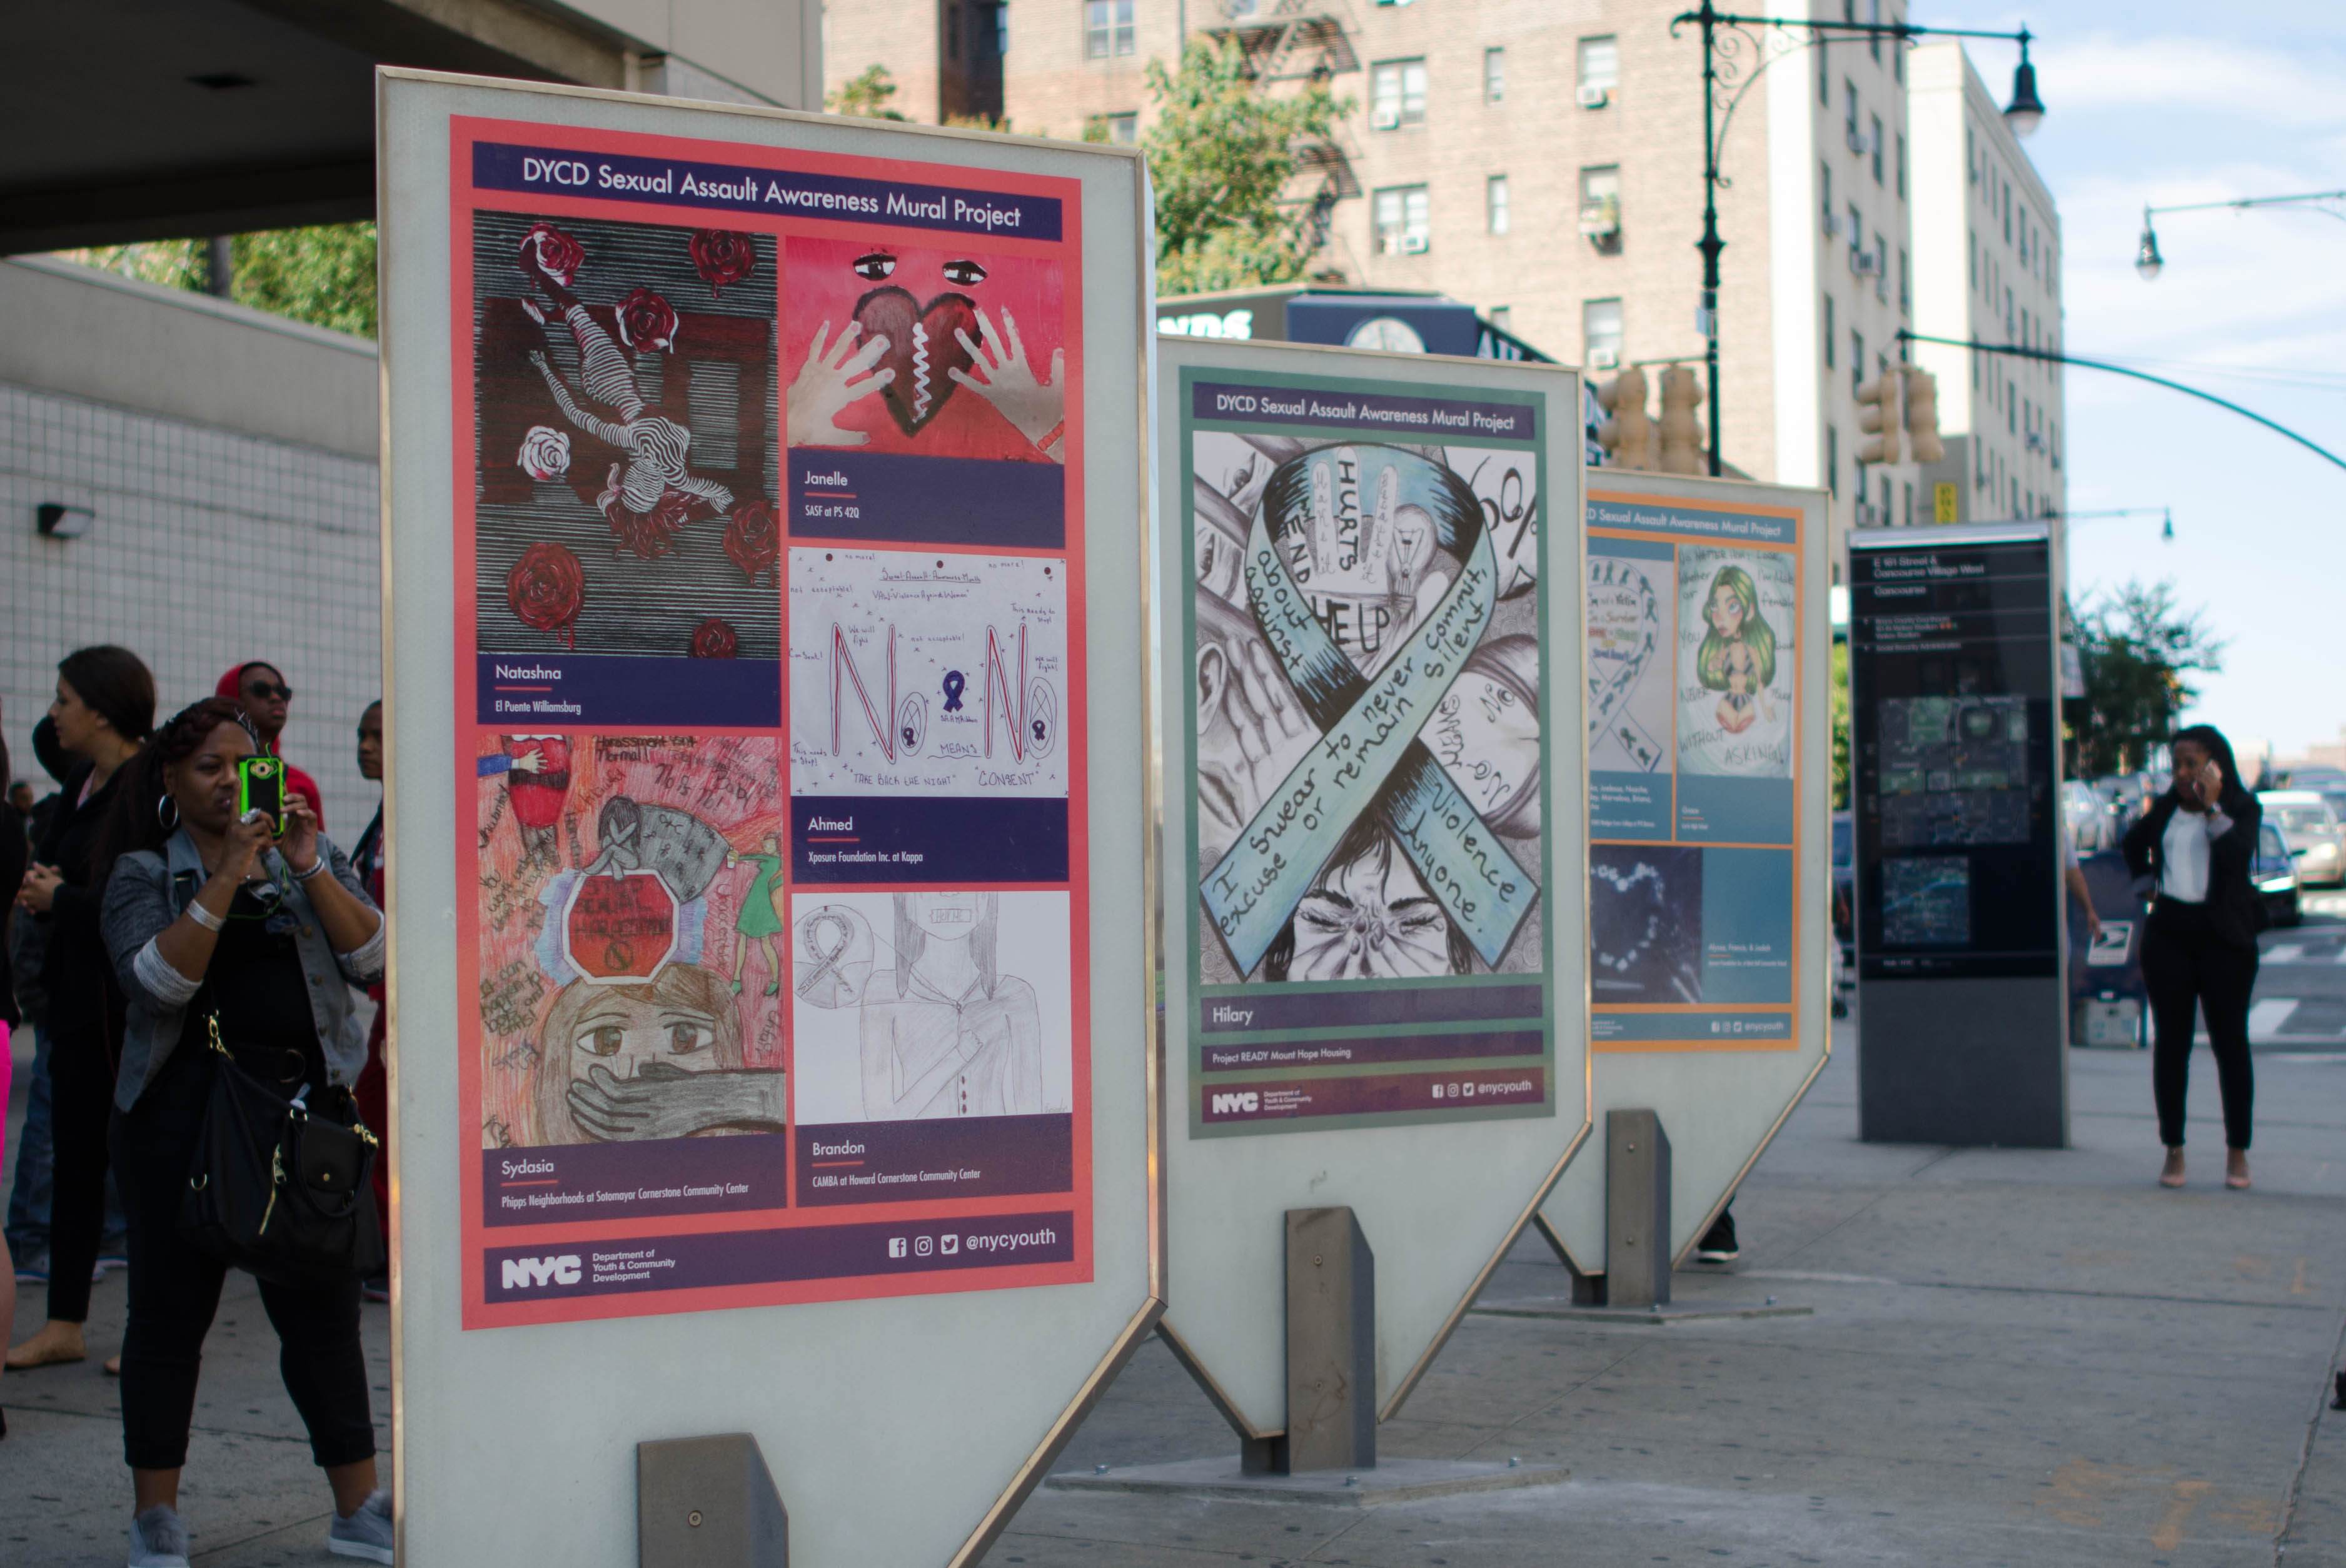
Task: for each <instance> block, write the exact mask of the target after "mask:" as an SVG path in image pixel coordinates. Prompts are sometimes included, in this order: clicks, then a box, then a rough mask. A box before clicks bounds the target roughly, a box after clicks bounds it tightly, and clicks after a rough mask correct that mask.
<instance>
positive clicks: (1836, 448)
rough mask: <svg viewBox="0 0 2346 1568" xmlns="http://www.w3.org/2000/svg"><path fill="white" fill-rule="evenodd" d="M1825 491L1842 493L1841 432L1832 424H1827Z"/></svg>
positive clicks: (1832, 493)
mask: <svg viewBox="0 0 2346 1568" xmlns="http://www.w3.org/2000/svg"><path fill="white" fill-rule="evenodd" d="M1825 491H1826V493H1827V494H1831V495H1838V494H1841V432H1840V431H1839V430H1837V429H1835V428H1834V427H1833V426H1831V425H1827V426H1825Z"/></svg>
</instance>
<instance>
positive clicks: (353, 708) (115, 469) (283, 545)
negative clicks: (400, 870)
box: [0, 383, 382, 848]
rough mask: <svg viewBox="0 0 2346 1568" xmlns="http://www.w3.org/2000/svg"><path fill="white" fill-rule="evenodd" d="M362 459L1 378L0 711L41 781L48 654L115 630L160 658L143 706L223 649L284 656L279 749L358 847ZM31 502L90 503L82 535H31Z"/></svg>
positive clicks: (196, 692) (27, 773) (201, 675)
mask: <svg viewBox="0 0 2346 1568" xmlns="http://www.w3.org/2000/svg"><path fill="white" fill-rule="evenodd" d="M376 477H377V473H376V465H375V464H374V463H369V462H366V461H363V460H362V459H358V458H352V457H346V456H342V455H340V454H338V453H331V452H326V451H323V450H321V449H318V448H313V447H305V446H296V445H293V444H291V443H286V442H280V441H270V440H267V439H263V438H260V437H256V436H250V435H240V434H234V433H229V432H226V431H219V430H212V429H209V428H206V427H204V426H201V425H197V424H190V423H184V422H181V421H177V420H170V419H161V418H157V417H154V416H152V415H148V414H142V413H137V412H129V411H128V410H124V409H118V408H114V407H110V406H107V405H105V404H101V403H96V402H85V401H83V400H80V399H77V398H72V397H64V396H59V395H56V394H55V393H51V392H36V391H31V390H27V389H26V388H23V387H18V386H11V385H8V384H5V383H0V705H5V712H0V720H5V735H6V737H7V742H8V751H9V759H10V765H11V767H12V768H13V769H14V770H15V777H17V778H29V779H32V780H33V781H34V786H35V789H36V791H37V792H39V793H42V794H46V793H47V791H48V782H47V780H46V777H45V776H44V775H43V774H42V773H41V770H40V766H39V764H38V763H36V761H35V760H34V759H33V748H32V728H33V725H34V724H35V722H36V721H37V720H38V719H39V718H40V717H41V715H42V713H43V712H44V711H45V710H46V708H47V706H48V702H49V697H50V694H51V692H52V691H53V689H54V688H55V685H56V665H57V660H59V659H60V658H62V657H65V656H66V654H67V653H68V652H70V651H71V650H73V649H74V648H76V647H82V646H83V645H85V644H88V643H105V642H111V643H120V644H122V645H123V646H124V647H128V648H130V649H131V650H132V651H134V652H136V653H137V654H138V656H139V657H142V658H144V659H145V660H146V661H147V662H148V666H149V667H152V668H153V670H154V671H155V682H156V687H157V692H158V705H157V712H156V718H157V721H158V723H159V722H160V721H161V720H162V719H163V718H166V717H168V715H170V714H172V713H175V712H177V711H178V710H179V708H181V707H183V706H185V705H186V704H187V703H189V702H191V701H193V700H195V699H196V698H197V697H206V696H209V695H210V693H211V690H212V686H213V683H214V682H215V681H217V680H218V679H219V676H220V672H221V671H223V670H225V669H227V668H228V667H229V666H230V665H231V664H237V663H241V662H243V661H244V660H246V659H253V658H261V659H267V660H269V661H270V662H271V663H273V664H275V665H277V666H278V667H280V669H282V670H283V671H284V672H285V679H286V682H287V684H288V685H290V686H291V687H293V692H294V696H293V717H292V722H291V725H290V726H289V727H288V728H287V729H286V732H285V743H284V752H285V755H286V757H287V759H289V760H291V761H292V762H294V763H296V764H298V765H299V766H301V767H302V768H304V769H308V770H309V771H310V773H311V775H312V776H314V777H315V778H316V779H317V780H318V784H319V787H320V788H321V789H323V790H324V791H325V797H326V827H327V831H328V833H329V834H330V835H331V837H332V838H333V839H334V840H335V841H336V842H337V843H339V844H342V846H344V847H345V848H347V847H348V846H350V845H351V844H352V843H354V842H355V841H356V840H357V839H358V836H359V833H360V832H361V831H362V830H363V829H364V828H365V826H366V823H367V819H368V818H370V817H371V816H372V815H373V814H374V809H375V804H376V800H377V794H376V789H375V787H374V786H373V785H372V784H369V783H367V782H366V781H365V780H363V779H361V778H360V777H359V774H358V764H357V761H356V759H355V757H354V755H353V753H354V745H355V742H354V735H355V731H356V729H357V726H358V718H359V714H360V712H361V711H362V709H363V708H365V707H366V705H367V704H368V703H369V702H371V701H372V700H373V699H374V697H376V696H377V695H378V687H379V683H380V679H381V675H382V636H381V632H382V598H381V594H380V591H379V590H380V582H381V576H382V555H381V548H380V543H379V541H380V537H381V534H380V527H381V523H380V519H381V514H380V512H379V510H378V509H377V504H376ZM45 501H56V502H63V503H65V504H68V505H74V506H87V507H89V508H90V509H92V510H93V511H95V512H96V514H97V521H96V522H95V524H92V525H91V527H90V529H89V532H88V533H87V535H84V536H83V537H81V538H79V539H72V540H56V539H46V538H43V537H41V536H40V535H38V534H37V533H36V530H35V528H34V522H33V517H34V508H35V507H36V506H37V505H39V504H41V503H42V502H45Z"/></svg>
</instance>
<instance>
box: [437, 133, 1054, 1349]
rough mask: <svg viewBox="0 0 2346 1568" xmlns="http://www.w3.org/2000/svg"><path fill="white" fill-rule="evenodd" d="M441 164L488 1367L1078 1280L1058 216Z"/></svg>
mask: <svg viewBox="0 0 2346 1568" xmlns="http://www.w3.org/2000/svg"><path fill="white" fill-rule="evenodd" d="M452 134H453V148H452V153H453V164H452V187H453V201H452V211H451V236H452V249H453V254H452V256H451V258H450V265H451V270H452V273H453V278H454V301H453V304H454V311H453V314H454V321H455V322H456V338H457V341H456V343H455V345H454V350H455V351H454V360H453V366H454V374H455V385H454V387H453V388H452V389H451V391H452V402H453V406H454V413H455V423H456V443H457V449H458V450H459V451H460V452H463V453H468V454H469V455H470V462H469V463H467V464H465V465H464V467H463V469H462V470H461V471H460V473H458V475H457V483H456V484H455V489H454V498H453V499H454V509H455V528H454V539H455V557H456V558H455V560H454V562H453V563H452V566H453V569H454V573H455V575H456V577H457V580H458V581H459V582H460V583H462V584H466V585H469V592H468V593H466V594H464V595H463V596H460V600H459V604H460V606H461V607H460V612H459V621H458V626H457V628H456V636H457V638H458V642H459V652H458V657H459V667H460V669H461V670H462V671H463V674H462V676H461V677H460V682H461V686H462V689H460V690H458V691H457V692H456V693H455V702H454V715H455V724H456V729H457V737H456V739H457V753H458V756H459V757H460V758H461V759H463V761H462V777H461V778H460V779H459V780H458V787H459V789H460V790H461V791H462V793H463V795H464V797H465V798H468V799H471V800H472V801H473V816H474V823H475V827H476V831H475V832H474V834H473V835H472V836H471V837H470V839H469V840H468V841H465V842H463V843H461V844H460V845H459V846H458V858H459V861H460V865H459V873H460V881H461V884H462V885H465V886H469V887H472V888H474V889H475V890H476V896H475V898H474V901H472V902H471V903H470V905H469V907H463V908H460V909H459V911H458V921H459V924H460V927H461V930H462V938H463V941H462V947H463V955H462V964H463V985H464V995H465V996H466V997H468V998H476V999H477V1002H476V1004H475V1005H473V1006H471V1007H469V1008H468V1009H467V1014H466V1017H465V1019H464V1034H465V1037H464V1041H463V1042H462V1057H461V1060H462V1062H463V1067H462V1072H461V1082H462V1087H463V1095H464V1106H463V1116H464V1125H465V1126H467V1127H468V1128H471V1129H474V1136H475V1138H476V1149H475V1150H474V1152H471V1153H469V1154H468V1155H467V1156H466V1162H465V1166H466V1168H465V1173H464V1210H463V1213H464V1270H465V1308H464V1317H465V1324H466V1326H467V1327H484V1326H494V1325H497V1324H503V1323H511V1322H524V1321H526V1322H542V1321H547V1320H552V1319H565V1318H578V1317H603V1316H617V1315H628V1314H637V1313H644V1312H655V1311H669V1310H682V1309H687V1308H703V1307H709V1306H716V1305H724V1306H746V1305H757V1304H763V1303H774V1302H789V1301H801V1300H821V1299H838V1298H853V1297H860V1296H873V1295H900V1294H907V1293H916V1292H927V1291H940V1290H954V1289H968V1288H985V1287H998V1286H1005V1285H1029V1284H1045V1283H1064V1282H1072V1281H1077V1280H1083V1279H1087V1278H1090V1236H1089V1227H1090V1191H1089V1189H1090V1183H1089V1179H1088V1172H1089V1156H1090V1149H1089V1139H1090V1125H1091V1123H1090V1118H1089V1115H1088V1103H1089V1101H1088V1095H1089V1082H1088V1081H1089V1046H1090V1015H1089V1008H1088V1001H1087V994H1086V993H1087V987H1088V974H1089V965H1088V962H1087V944H1088V941H1089V932H1090V923H1089V917H1088V904H1089V899H1088V867H1087V864H1086V846H1085V833H1084V830H1083V826H1082V825H1083V823H1084V821H1085V820H1086V819H1085V809H1086V807H1085V802H1086V760H1085V759H1086V745H1085V741H1086V734H1085V728H1086V726H1085V717H1086V715H1085V668H1084V657H1083V653H1082V650H1083V648H1084V647H1085V641H1084V627H1085V620H1086V602H1085V591H1084V582H1085V576H1084V550H1083V530H1082V522H1083V519H1082V510H1081V501H1080V496H1081V494H1082V492H1081V489H1080V484H1079V480H1080V474H1081V469H1082V465H1083V461H1084V450H1085V447H1084V440H1085V433H1084V430H1083V418H1082V366H1083V351H1082V338H1081V321H1082V310H1081V299H1080V295H1081V291H1082V290H1081V268H1080V266H1079V265H1078V264H1077V256H1078V251H1077V246H1078V243H1079V236H1080V207H1081V202H1080V199H1079V196H1078V189H1079V188H1078V187H1077V185H1076V183H1075V182H1074V181H1072V180H1064V179H1050V178H1028V177H1021V176H1014V175H1009V174H1002V173H985V172H980V173H971V172H967V171H959V170H954V169H951V168H942V167H938V168H930V167H927V166H922V165H913V164H906V163H902V162H895V161H888V160H882V159H868V158H847V157H836V156H825V155H817V154H811V153H784V152H780V151H777V150H773V149H768V148H753V147H746V146H730V145H720V144H713V143H701V142H684V141H677V140H673V139H668V138H659V137H632V136H626V135H620V134H617V133H601V132H588V131H568V132H561V133H553V132H550V131H549V130H548V129H547V128H546V127H542V126H541V127H531V126H519V125H507V124H503V123H499V122H493V121H484V120H467V119H462V118H459V119H457V120H456V121H454V124H453V127H452Z"/></svg>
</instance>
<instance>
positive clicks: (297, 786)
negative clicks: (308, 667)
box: [213, 659, 326, 828]
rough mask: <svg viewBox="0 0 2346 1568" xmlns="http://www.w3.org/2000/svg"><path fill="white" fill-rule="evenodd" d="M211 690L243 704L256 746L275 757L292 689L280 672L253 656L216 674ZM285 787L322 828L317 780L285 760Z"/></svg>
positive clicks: (321, 801)
mask: <svg viewBox="0 0 2346 1568" xmlns="http://www.w3.org/2000/svg"><path fill="white" fill-rule="evenodd" d="M213 690H214V691H216V692H217V693H218V694H219V696H221V697H226V698H228V699H229V700H230V702H233V703H238V704H240V705H241V706H242V707H243V708H244V712H245V717H246V718H250V719H251V720H252V728H253V729H254V730H255V731H256V732H257V733H258V734H259V735H260V749H261V750H263V751H265V752H267V753H268V754H269V755H270V756H271V757H275V756H277V755H278V750H277V741H278V737H280V736H281V735H283V734H284V733H285V720H286V718H287V717H288V715H290V714H291V711H292V708H293V688H292V687H290V686H288V685H286V684H285V677H284V674H283V672H281V671H280V670H279V669H278V667H276V666H275V665H273V664H266V663H263V662H262V661H261V660H260V659H253V660H251V661H250V662H249V663H245V664H240V665H238V666H237V667H235V668H234V669H231V670H230V671H229V672H228V673H227V674H226V675H224V676H222V677H219V685H218V686H217V687H213ZM285 787H286V788H287V789H291V790H292V791H293V793H295V794H296V795H299V796H301V799H304V800H307V801H308V802H309V803H310V809H311V810H312V811H314V812H315V813H317V817H318V826H319V827H321V828H323V827H324V826H325V825H326V798H325V797H324V796H323V795H321V794H320V793H319V792H318V781H317V780H316V779H312V778H311V777H310V776H309V775H308V774H307V773H304V772H302V771H301V769H299V768H296V767H294V766H293V764H291V762H288V763H287V764H285Z"/></svg>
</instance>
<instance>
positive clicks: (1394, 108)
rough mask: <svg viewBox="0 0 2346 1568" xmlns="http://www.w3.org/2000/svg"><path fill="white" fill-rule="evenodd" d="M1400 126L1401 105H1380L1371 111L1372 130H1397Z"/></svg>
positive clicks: (1370, 122)
mask: <svg viewBox="0 0 2346 1568" xmlns="http://www.w3.org/2000/svg"><path fill="white" fill-rule="evenodd" d="M1400 126H1401V106H1400V105H1399V104H1379V105H1378V106H1377V107H1374V108H1372V109H1371V110H1370V111H1369V128H1370V129H1371V130H1396V129H1399V128H1400Z"/></svg>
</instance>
